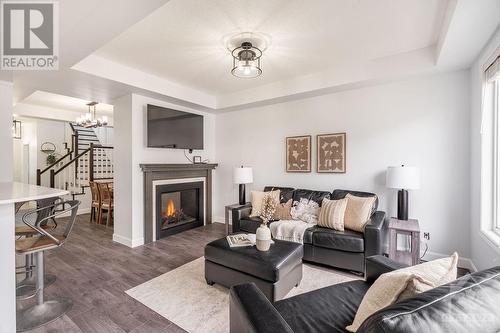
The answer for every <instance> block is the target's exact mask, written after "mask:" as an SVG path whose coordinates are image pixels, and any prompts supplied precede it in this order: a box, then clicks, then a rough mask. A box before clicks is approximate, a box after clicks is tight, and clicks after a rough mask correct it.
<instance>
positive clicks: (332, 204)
mask: <svg viewBox="0 0 500 333" xmlns="http://www.w3.org/2000/svg"><path fill="white" fill-rule="evenodd" d="M346 207H347V199H345V198H344V199H340V200H329V199H327V198H324V199H323V201H322V202H321V209H320V211H319V218H318V225H319V226H320V227H325V228H330V229H334V230H338V231H344V214H345V209H346Z"/></svg>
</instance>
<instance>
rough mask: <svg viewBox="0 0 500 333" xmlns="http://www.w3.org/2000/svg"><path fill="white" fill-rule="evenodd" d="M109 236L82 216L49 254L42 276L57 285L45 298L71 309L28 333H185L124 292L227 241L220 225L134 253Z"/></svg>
mask: <svg viewBox="0 0 500 333" xmlns="http://www.w3.org/2000/svg"><path fill="white" fill-rule="evenodd" d="M112 235H113V231H112V229H106V228H105V227H104V226H99V225H96V224H90V223H89V215H80V216H78V220H77V223H76V224H75V228H74V230H73V232H72V234H71V235H70V238H69V240H68V241H67V242H66V244H64V246H62V247H61V248H59V249H56V250H53V251H48V252H47V254H46V257H45V262H46V270H47V272H48V273H50V274H54V275H56V276H57V281H56V282H55V283H54V284H53V285H51V286H49V287H48V288H47V289H46V290H45V295H46V298H47V299H50V298H51V297H58V296H59V297H68V298H70V299H71V300H72V301H73V308H72V309H71V311H70V312H68V313H67V314H66V315H64V316H63V317H61V318H59V319H57V320H55V321H54V322H52V323H50V324H48V325H46V326H44V327H40V328H38V329H35V330H32V331H29V332H33V333H35V332H36V333H42V332H50V333H55V332H61V333H62V332H64V333H73V332H75V333H76V332H98V333H100V332H106V333H107V332H117V333H122V332H130V333H146V332H147V333H154V332H174V333H177V332H184V331H183V330H182V329H181V328H179V327H177V326H176V325H175V324H173V323H171V322H169V321H168V320H166V319H165V318H163V317H161V316H160V315H158V314H157V313H155V312H154V311H152V310H150V309H149V308H147V307H146V306H144V305H142V304H141V303H139V302H137V301H135V300H134V299H133V298H131V297H129V296H128V295H127V294H125V290H128V289H130V288H132V287H135V286H137V285H139V284H141V283H143V282H146V281H148V280H150V279H152V278H155V277H157V276H159V275H161V274H164V273H166V272H168V271H171V270H173V269H175V268H177V267H179V266H182V265H184V264H186V263H188V262H190V261H192V260H194V259H196V258H199V257H201V256H203V248H204V246H205V244H206V243H208V242H210V241H212V240H214V239H217V238H220V237H223V236H224V235H225V227H224V225H223V224H219V223H214V224H211V225H208V226H205V227H200V228H196V229H192V230H189V231H186V232H183V233H180V234H177V235H174V236H170V237H168V238H166V239H162V240H160V241H158V242H156V243H153V244H150V245H145V246H141V247H138V248H134V249H131V248H129V247H126V246H124V245H121V244H117V243H114V242H113V241H112ZM31 302H33V300H30V301H23V302H19V304H18V305H19V306H20V307H24V306H27V305H29V304H30V303H31Z"/></svg>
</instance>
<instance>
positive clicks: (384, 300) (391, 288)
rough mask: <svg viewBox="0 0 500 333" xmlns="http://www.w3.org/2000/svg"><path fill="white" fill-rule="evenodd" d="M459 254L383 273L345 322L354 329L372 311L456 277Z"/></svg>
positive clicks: (354, 330)
mask: <svg viewBox="0 0 500 333" xmlns="http://www.w3.org/2000/svg"><path fill="white" fill-rule="evenodd" d="M457 263H458V254H457V253H453V255H451V256H450V257H447V258H442V259H437V260H433V261H429V262H426V263H423V264H419V265H415V266H411V267H407V268H402V269H398V270H395V271H392V272H389V273H385V274H382V275H381V276H380V277H379V278H378V279H377V280H375V282H374V283H373V285H372V286H371V287H370V289H368V291H367V292H366V294H365V296H364V297H363V300H362V301H361V304H360V305H359V308H358V311H357V312H356V316H355V317H354V322H353V323H352V325H350V326H347V327H346V329H347V330H348V331H350V332H356V330H357V329H358V328H359V327H360V326H361V324H362V323H363V321H364V320H365V319H366V318H368V317H369V316H371V315H372V314H373V313H375V312H377V311H378V310H381V309H382V308H384V307H386V306H389V305H391V304H393V303H396V302H399V301H402V300H404V299H406V298H410V297H413V296H415V295H417V294H419V293H421V292H424V291H427V290H430V289H432V288H436V287H439V286H441V285H443V284H446V283H448V282H451V281H453V280H455V279H456V278H457Z"/></svg>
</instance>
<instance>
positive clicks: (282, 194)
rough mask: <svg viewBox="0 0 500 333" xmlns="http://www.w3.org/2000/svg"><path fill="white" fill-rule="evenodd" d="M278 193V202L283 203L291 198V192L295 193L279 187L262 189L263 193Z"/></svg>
mask: <svg viewBox="0 0 500 333" xmlns="http://www.w3.org/2000/svg"><path fill="white" fill-rule="evenodd" d="M276 190H279V191H280V202H281V203H285V202H287V201H288V200H290V199H292V198H293V191H295V189H294V188H292V187H280V186H266V187H264V192H269V191H276Z"/></svg>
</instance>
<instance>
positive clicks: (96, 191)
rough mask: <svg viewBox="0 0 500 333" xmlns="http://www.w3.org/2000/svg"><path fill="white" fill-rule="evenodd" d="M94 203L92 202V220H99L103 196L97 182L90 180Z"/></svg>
mask: <svg viewBox="0 0 500 333" xmlns="http://www.w3.org/2000/svg"><path fill="white" fill-rule="evenodd" d="M89 186H90V193H91V195H92V203H91V204H90V222H92V221H96V220H97V215H98V212H99V209H100V207H101V198H100V196H99V189H98V188H97V183H96V182H89Z"/></svg>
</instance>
